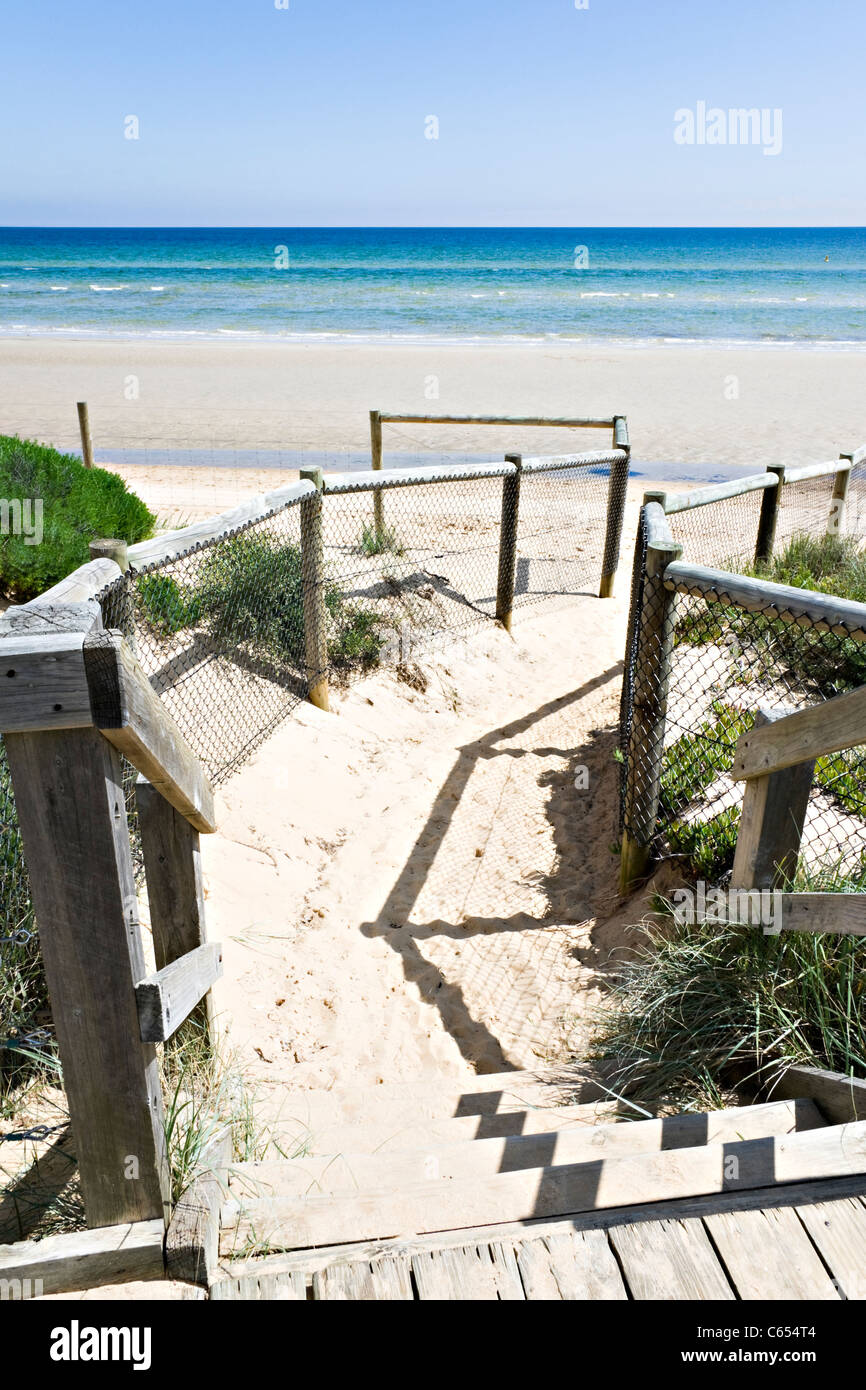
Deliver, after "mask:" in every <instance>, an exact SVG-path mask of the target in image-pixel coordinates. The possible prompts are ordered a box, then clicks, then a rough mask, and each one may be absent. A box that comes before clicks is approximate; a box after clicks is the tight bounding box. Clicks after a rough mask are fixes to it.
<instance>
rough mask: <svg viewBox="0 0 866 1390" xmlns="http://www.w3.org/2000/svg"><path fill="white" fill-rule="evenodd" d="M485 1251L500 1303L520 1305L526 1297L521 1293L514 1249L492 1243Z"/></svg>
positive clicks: (521, 1285) (520, 1281)
mask: <svg viewBox="0 0 866 1390" xmlns="http://www.w3.org/2000/svg"><path fill="white" fill-rule="evenodd" d="M480 1249H481V1247H480V1246H479V1250H480ZM487 1249H488V1250H489V1252H490V1258H491V1260H492V1261H493V1271H494V1278H495V1280H496V1287H497V1289H498V1291H499V1298H500V1301H501V1302H503V1303H522V1302H523V1301H524V1299H525V1297H526V1295H525V1293H524V1292H523V1281H522V1279H521V1278H520V1270H519V1269H518V1268H517V1257H516V1255H515V1252H514V1247H513V1246H511V1245H508V1244H500V1243H499V1241H494V1242H493V1243H492V1244H491V1245H488V1246H487Z"/></svg>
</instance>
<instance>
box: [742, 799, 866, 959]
mask: <svg viewBox="0 0 866 1390" xmlns="http://www.w3.org/2000/svg"><path fill="white" fill-rule="evenodd" d="M754 780H755V781H760V780H762V779H760V778H755V779H754ZM748 785H749V786H752V785H753V783H752V782H750V783H749V784H748ZM734 881H736V880H734ZM776 926H777V927H778V928H779V929H780V930H781V931H805V932H828V933H830V934H831V935H835V936H866V894H863V893H782V894H781V895H780V898H779V900H778V913H777V922H776Z"/></svg>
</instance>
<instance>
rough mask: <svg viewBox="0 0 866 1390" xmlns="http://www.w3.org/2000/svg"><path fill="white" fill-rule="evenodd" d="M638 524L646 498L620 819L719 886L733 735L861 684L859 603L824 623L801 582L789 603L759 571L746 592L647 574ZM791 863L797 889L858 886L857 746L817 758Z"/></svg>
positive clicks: (865, 663) (863, 802)
mask: <svg viewBox="0 0 866 1390" xmlns="http://www.w3.org/2000/svg"><path fill="white" fill-rule="evenodd" d="M821 481H823V479H822V480H821ZM647 530H648V523H647V512H646V508H644V511H643V513H642V516H641V523H640V526H639V529H638V540H637V546H636V553H635V577H634V583H633V590H632V607H631V616H630V623H629V632H628V640H627V649H626V663H625V665H626V669H625V679H624V685H623V703H622V724H621V744H620V756H621V760H622V799H621V810H622V828H623V830H624V832H625V834H626V836H627V837H628V838H629V839H631V840H632V841H634V842H636V843H638V844H640V845H642V846H644V847H646V848H647V849H648V850H650V851H651V852H653V853H655V854H661V855H671V854H673V855H680V856H682V857H683V859H684V861H685V863H686V864H687V865H688V867H689V868H690V869H691V871H692V872H693V873H694V874H695V875H696V876H697V877H700V878H703V879H705V880H706V881H708V882H711V883H723V882H725V881H726V879H727V877H728V876H729V874H730V870H731V868H732V865H733V858H734V849H735V846H736V838H737V831H738V826H739V820H740V813H741V808H742V801H743V784H742V782H735V781H733V780H732V778H731V776H730V772H731V768H732V765H733V759H734V752H735V748H736V744H737V740H738V739H739V737H740V736H741V735H742V734H743V733H745V732H746V731H747V730H748V729H750V728H751V727H752V725H753V723H754V721H755V716H756V714H757V712H758V710H760V709H768V710H776V711H779V710H784V711H786V712H790V711H793V710H795V709H801V708H804V707H806V706H809V705H815V704H817V703H819V702H820V701H822V700H826V699H830V698H832V697H833V696H834V695H838V694H840V693H843V692H844V691H847V690H852V689H854V688H856V687H857V686H860V685H863V684H866V607H864V606H862V605H856V604H848V605H847V606H846V609H847V612H848V614H849V616H848V617H847V618H846V619H845V621H844V622H841V621H840V622H838V623H834V624H833V628H832V630H830V629H829V627H828V624H827V622H825V621H822V619H821V618H820V615H819V616H817V617H816V616H815V613H814V611H813V612H812V613H811V614H810V612H809V602H808V599H809V595H807V594H806V593H805V592H804V594H803V603H802V605H801V604H799V603H798V602H797V601H796V600H792V599H791V598H790V597H787V596H786V597H785V599H784V602H783V601H782V600H780V599H779V598H778V596H775V597H774V595H773V592H772V591H773V587H774V586H772V585H767V584H764V583H763V582H762V581H756V582H753V583H752V584H751V586H750V587H749V589H748V591H747V598H744V597H743V594H744V590H743V586H742V585H741V584H738V583H737V581H736V576H735V575H731V576H730V581H731V588H732V589H733V590H734V591H735V593H731V592H726V591H725V590H724V586H723V581H722V579H721V578H714V579H713V581H712V586H711V587H710V588H709V589H708V587H707V582H706V581H705V580H701V582H700V584H697V581H696V582H695V583H693V584H691V586H690V585H689V584H687V583H685V582H682V581H680V580H679V579H676V580H674V581H672V580H671V579H670V577H669V578H668V579H665V577H664V573H658V574H654V573H647V566H648V561H647V556H648V552H649V546H648V537H647ZM794 534H796V533H794ZM669 558H670V557H669ZM682 568H686V567H685V566H683V567H680V566H677V567H675V571H676V570H680V569H682ZM693 569H694V570H695V573H696V574H697V575H700V573H701V572H700V571H699V570H697V568H696V567H693ZM675 571H672V573H674V572H675ZM782 592H783V593H784V591H782ZM762 593H764V594H765V595H766V597H765V599H764V600H762V599H761V597H760V596H761V594H762ZM858 609H862V614H861V615H860V616H859V617H858V616H856V611H857V610H858ZM851 615H854V616H851ZM800 872H801V873H802V874H803V875H805V878H806V880H807V883H808V884H809V886H814V883H815V882H817V883H818V884H819V886H823V885H824V881H825V880H827V879H828V876H829V879H830V880H832V881H833V882H844V883H845V884H854V885H857V886H860V884H861V882H862V880H863V878H864V875H866V746H864V747H858V748H851V749H846V750H845V751H844V752H840V753H836V754H833V755H830V756H827V757H823V758H820V759H819V760H818V762H817V764H816V768H815V775H814V779H813V784H812V791H811V794H810V799H809V806H808V811H807V815H806V822H805V828H804V834H803V839H802V847H801V858H800Z"/></svg>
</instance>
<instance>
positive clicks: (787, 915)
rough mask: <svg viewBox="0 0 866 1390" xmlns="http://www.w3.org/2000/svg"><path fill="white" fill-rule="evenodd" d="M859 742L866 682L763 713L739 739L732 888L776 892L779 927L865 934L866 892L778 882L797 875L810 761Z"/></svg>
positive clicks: (865, 717) (863, 734)
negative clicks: (741, 784)
mask: <svg viewBox="0 0 866 1390" xmlns="http://www.w3.org/2000/svg"><path fill="white" fill-rule="evenodd" d="M863 743H866V686H860V687H859V688H858V689H857V690H851V691H848V692H847V693H846V694H844V695H836V696H834V697H833V698H832V699H830V700H825V701H824V703H823V704H820V705H810V706H809V707H808V708H807V709H801V710H795V711H793V712H787V711H784V710H761V711H760V712H759V715H758V718H757V719H756V721H755V726H754V728H752V729H750V730H749V731H748V732H747V733H744V734H742V735H741V736H740V738H739V740H738V742H737V748H736V753H735V756H734V765H733V768H732V770H731V776H732V777H733V778H734V780H735V781H745V783H746V787H745V793H744V796H743V811H742V816H741V819H740V826H739V832H738V835H737V847H736V852H735V855H734V867H733V871H732V874H731V886H732V887H733V888H735V889H740V888H741V889H754V888H759V889H764V888H774V889H779V890H780V902H779V912H778V921H777V927H778V929H779V930H782V931H806V932H833V933H836V934H853V935H859V936H866V893H792V892H786V891H784V890H783V887H782V886H783V885H784V884H785V883H789V882H790V881H791V879H792V878H793V876H794V873H795V872H796V868H797V861H798V859H799V854H800V841H801V838H802V835H803V826H804V824H805V819H806V808H807V805H808V801H809V793H810V791H811V788H812V777H813V774H814V771H815V762H816V760H817V759H818V758H822V757H826V756H827V754H829V753H839V752H841V751H842V750H843V749H846V748H854V747H857V746H858V745H860V744H863Z"/></svg>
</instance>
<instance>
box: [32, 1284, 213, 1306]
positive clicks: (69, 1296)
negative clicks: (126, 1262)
mask: <svg viewBox="0 0 866 1390" xmlns="http://www.w3.org/2000/svg"><path fill="white" fill-rule="evenodd" d="M206 1299H207V1290H206V1289H201V1288H196V1286H195V1285H194V1284H184V1283H181V1282H180V1281H179V1280H177V1279H151V1280H147V1281H145V1280H141V1279H133V1280H131V1281H130V1282H129V1283H127V1284H107V1285H105V1286H104V1287H102V1288H96V1289H82V1290H80V1291H77V1292H75V1293H52V1294H46V1295H45V1297H44V1298H42V1299H39V1300H38V1301H39V1302H40V1303H59V1302H61V1300H62V1301H63V1302H64V1303H204V1302H205V1301H206Z"/></svg>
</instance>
